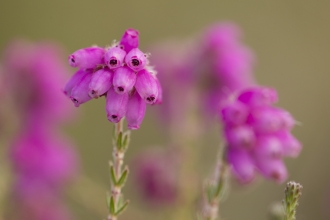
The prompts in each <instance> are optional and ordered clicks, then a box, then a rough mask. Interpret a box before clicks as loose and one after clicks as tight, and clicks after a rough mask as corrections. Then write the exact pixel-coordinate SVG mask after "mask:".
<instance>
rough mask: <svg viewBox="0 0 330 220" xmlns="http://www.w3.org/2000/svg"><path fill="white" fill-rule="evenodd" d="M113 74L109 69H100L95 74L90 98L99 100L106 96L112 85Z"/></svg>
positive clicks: (91, 83) (90, 88)
mask: <svg viewBox="0 0 330 220" xmlns="http://www.w3.org/2000/svg"><path fill="white" fill-rule="evenodd" d="M112 77H113V73H112V72H111V70H109V69H108V68H104V69H100V70H98V71H96V72H95V73H93V76H92V80H91V82H90V83H89V89H88V91H89V96H90V97H92V98H97V97H99V96H101V95H103V94H105V93H106V92H107V91H108V90H109V89H110V87H111V85H112Z"/></svg>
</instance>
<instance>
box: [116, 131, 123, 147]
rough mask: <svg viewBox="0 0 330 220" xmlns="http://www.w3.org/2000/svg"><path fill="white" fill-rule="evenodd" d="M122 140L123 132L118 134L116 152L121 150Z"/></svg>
mask: <svg viewBox="0 0 330 220" xmlns="http://www.w3.org/2000/svg"><path fill="white" fill-rule="evenodd" d="M122 138H123V132H119V134H118V137H117V149H118V150H121V149H122V148H123V142H122Z"/></svg>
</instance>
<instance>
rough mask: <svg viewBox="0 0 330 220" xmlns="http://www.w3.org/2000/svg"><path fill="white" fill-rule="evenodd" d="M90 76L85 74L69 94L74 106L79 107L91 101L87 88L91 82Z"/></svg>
mask: <svg viewBox="0 0 330 220" xmlns="http://www.w3.org/2000/svg"><path fill="white" fill-rule="evenodd" d="M91 79H92V74H91V73H90V74H86V75H85V76H84V77H83V78H82V79H81V81H80V82H79V83H78V85H76V86H75V87H74V88H73V89H72V92H71V95H70V99H71V100H72V102H73V103H74V106H76V107H79V105H81V104H83V103H85V102H87V101H89V100H91V99H92V98H91V97H90V96H89V95H88V87H89V83H90V82H91Z"/></svg>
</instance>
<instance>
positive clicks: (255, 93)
mask: <svg viewBox="0 0 330 220" xmlns="http://www.w3.org/2000/svg"><path fill="white" fill-rule="evenodd" d="M237 99H238V100H239V101H241V102H243V103H245V104H247V105H249V106H251V107H256V106H262V105H270V104H274V103H276V102H277V101H278V97H277V92H276V90H275V89H272V88H267V87H253V88H249V89H246V90H244V91H243V92H242V93H241V94H240V95H239V96H238V98H237Z"/></svg>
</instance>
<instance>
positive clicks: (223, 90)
mask: <svg viewBox="0 0 330 220" xmlns="http://www.w3.org/2000/svg"><path fill="white" fill-rule="evenodd" d="M242 35H243V34H242V31H241V30H240V28H239V27H238V26H236V25H234V24H232V23H229V22H228V23H220V24H215V25H213V26H211V27H210V28H208V29H207V30H206V31H205V33H204V35H203V38H202V41H203V46H202V48H201V50H202V51H203V52H202V54H201V55H202V56H204V57H207V61H205V62H207V63H208V65H209V66H208V67H207V69H206V71H207V73H208V74H205V75H206V76H204V77H205V78H207V80H204V81H207V82H209V84H208V85H207V87H206V89H205V96H204V99H205V100H206V110H208V112H210V113H211V114H212V115H216V114H217V112H218V111H219V109H220V108H221V103H222V102H223V101H225V100H227V99H228V97H229V96H231V94H232V93H233V92H237V91H239V90H241V89H244V88H247V87H250V86H253V85H256V82H255V79H254V76H253V70H254V65H255V56H254V53H253V51H252V50H251V49H250V48H248V47H247V46H246V45H244V44H243V43H242Z"/></svg>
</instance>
